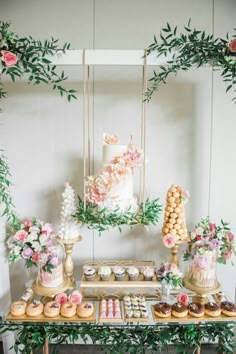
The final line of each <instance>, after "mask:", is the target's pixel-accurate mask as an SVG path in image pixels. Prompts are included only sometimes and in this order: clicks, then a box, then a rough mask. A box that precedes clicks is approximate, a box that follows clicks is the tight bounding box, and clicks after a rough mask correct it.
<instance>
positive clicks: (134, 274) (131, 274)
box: [127, 267, 139, 280]
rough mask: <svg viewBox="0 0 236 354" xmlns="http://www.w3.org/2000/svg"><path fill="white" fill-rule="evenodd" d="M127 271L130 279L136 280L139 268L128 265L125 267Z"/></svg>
mask: <svg viewBox="0 0 236 354" xmlns="http://www.w3.org/2000/svg"><path fill="white" fill-rule="evenodd" d="M127 273H128V275H129V279H130V280H137V279H138V276H139V270H138V268H136V267H129V268H128V269H127Z"/></svg>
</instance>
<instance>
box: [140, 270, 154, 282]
mask: <svg viewBox="0 0 236 354" xmlns="http://www.w3.org/2000/svg"><path fill="white" fill-rule="evenodd" d="M143 275H144V280H149V281H150V280H152V278H153V276H154V269H153V268H151V267H146V268H145V269H144V270H143Z"/></svg>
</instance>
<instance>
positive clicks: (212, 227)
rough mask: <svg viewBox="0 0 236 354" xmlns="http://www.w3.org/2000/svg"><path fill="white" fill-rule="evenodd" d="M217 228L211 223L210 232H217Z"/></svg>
mask: <svg viewBox="0 0 236 354" xmlns="http://www.w3.org/2000/svg"><path fill="white" fill-rule="evenodd" d="M215 229H216V226H215V224H213V223H210V231H215Z"/></svg>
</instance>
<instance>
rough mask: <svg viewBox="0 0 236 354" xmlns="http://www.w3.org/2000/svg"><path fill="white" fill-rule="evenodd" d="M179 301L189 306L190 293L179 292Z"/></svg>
mask: <svg viewBox="0 0 236 354" xmlns="http://www.w3.org/2000/svg"><path fill="white" fill-rule="evenodd" d="M177 302H179V303H180V304H183V305H185V306H188V302H189V297H188V294H186V293H179V294H178V296H177Z"/></svg>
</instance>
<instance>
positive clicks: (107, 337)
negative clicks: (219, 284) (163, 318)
mask: <svg viewBox="0 0 236 354" xmlns="http://www.w3.org/2000/svg"><path fill="white" fill-rule="evenodd" d="M233 328H234V325H233V324H232V323H229V322H227V323H221V322H215V323H213V322H212V323H205V324H188V325H186V324H185V325H181V324H177V325H176V324H172V325H164V324H157V325H156V326H146V325H143V326H136V325H130V326H120V327H112V326H108V325H107V326H105V325H104V326H102V325H101V326H99V325H95V324H90V323H81V324H76V325H75V324H70V325H60V324H58V325H56V324H51V325H49V324H46V323H44V324H41V325H39V324H35V325H30V324H24V325H22V324H21V325H17V324H9V325H2V329H1V330H0V333H4V332H6V331H17V341H16V343H15V345H14V349H15V352H16V353H24V354H30V353H31V350H35V349H37V348H40V347H41V346H43V344H44V342H45V340H46V338H47V339H48V340H49V342H53V343H56V344H57V346H59V345H60V344H66V343H75V342H77V341H78V340H81V339H82V341H83V342H84V343H86V342H87V341H88V340H89V339H91V341H92V343H93V344H99V345H101V346H102V348H103V350H104V353H107V354H108V353H112V354H123V353H130V354H132V353H142V354H144V353H145V350H149V351H150V352H151V353H161V352H162V351H163V350H165V349H167V348H168V345H174V346H175V350H176V352H177V353H181V354H185V353H187V352H189V351H188V350H189V349H191V348H192V350H193V352H195V350H196V349H197V348H199V347H200V346H201V343H202V342H203V339H207V340H208V341H210V342H211V341H213V342H214V341H215V340H218V341H219V343H218V348H217V349H218V351H220V352H221V353H231V354H233V353H234V348H235V342H234V331H233ZM55 352H57V348H56V349H55Z"/></svg>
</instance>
